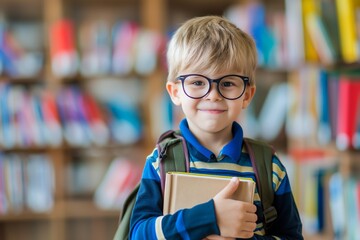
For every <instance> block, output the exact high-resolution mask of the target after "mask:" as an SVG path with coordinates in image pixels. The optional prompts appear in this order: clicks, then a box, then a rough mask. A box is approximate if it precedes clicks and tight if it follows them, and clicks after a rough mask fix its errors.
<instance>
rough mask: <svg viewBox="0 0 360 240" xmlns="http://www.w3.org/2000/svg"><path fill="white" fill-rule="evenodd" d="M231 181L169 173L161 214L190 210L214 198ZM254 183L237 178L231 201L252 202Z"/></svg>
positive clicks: (207, 176)
mask: <svg viewBox="0 0 360 240" xmlns="http://www.w3.org/2000/svg"><path fill="white" fill-rule="evenodd" d="M230 180H231V177H226V176H215V175H206V174H193V173H182V172H171V173H167V174H166V181H165V193H164V207H163V214H172V213H174V212H176V211H177V210H180V209H184V208H191V207H193V206H195V205H197V204H200V203H204V202H207V201H209V200H210V199H212V198H213V197H215V195H216V194H217V193H219V192H220V191H221V190H222V189H223V188H224V187H225V186H226V185H227V184H228V183H229V181H230ZM254 192H255V182H254V181H253V180H252V179H245V178H239V187H238V189H237V190H236V191H235V193H234V194H233V196H232V197H231V198H232V199H235V200H239V201H244V202H250V203H252V202H253V201H254Z"/></svg>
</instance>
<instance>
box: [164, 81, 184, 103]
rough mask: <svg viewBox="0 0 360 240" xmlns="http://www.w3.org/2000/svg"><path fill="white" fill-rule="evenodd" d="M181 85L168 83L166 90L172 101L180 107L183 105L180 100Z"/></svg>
mask: <svg viewBox="0 0 360 240" xmlns="http://www.w3.org/2000/svg"><path fill="white" fill-rule="evenodd" d="M180 87H181V86H180V84H178V83H174V82H166V90H167V92H168V93H169V96H170V98H171V101H172V102H173V103H174V104H175V105H177V106H179V105H180V104H181V100H180Z"/></svg>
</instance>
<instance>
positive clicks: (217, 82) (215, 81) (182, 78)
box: [176, 73, 250, 100]
mask: <svg viewBox="0 0 360 240" xmlns="http://www.w3.org/2000/svg"><path fill="white" fill-rule="evenodd" d="M190 76H199V77H203V78H205V79H206V80H208V82H209V90H208V91H207V92H206V93H205V94H204V95H203V96H201V97H192V96H190V95H189V94H188V93H187V92H186V91H185V87H184V82H185V79H186V78H187V77H190ZM226 77H239V78H241V79H242V80H243V82H244V89H243V91H242V92H241V94H240V96H238V97H235V98H228V97H225V96H224V95H223V94H222V93H221V91H220V87H219V86H220V81H221V80H222V79H224V78H226ZM176 79H177V80H180V81H181V85H182V88H183V91H184V93H185V94H186V96H188V97H189V98H192V99H200V98H203V97H205V96H206V95H208V94H209V92H210V91H211V86H212V83H213V82H214V83H216V84H217V87H216V89H217V91H218V93H219V94H220V95H221V96H222V97H223V98H225V99H227V100H236V99H239V98H241V96H242V95H244V93H245V90H246V86H247V85H250V79H249V77H246V76H242V75H237V74H228V75H225V76H222V77H220V78H216V79H212V78H209V77H206V76H204V75H201V74H196V73H192V74H186V75H180V76H178V77H177V78H176Z"/></svg>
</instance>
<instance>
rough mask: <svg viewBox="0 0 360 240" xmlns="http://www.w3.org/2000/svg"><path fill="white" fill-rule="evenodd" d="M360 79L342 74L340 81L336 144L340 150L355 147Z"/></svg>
mask: <svg viewBox="0 0 360 240" xmlns="http://www.w3.org/2000/svg"><path fill="white" fill-rule="evenodd" d="M359 96H360V81H359V80H358V79H357V78H356V77H351V76H341V77H340V82H339V101H338V103H339V107H338V128H337V135H336V145H337V147H338V148H339V149H340V150H345V149H349V148H352V147H354V146H353V145H352V139H353V136H354V135H356V117H357V109H359V108H360V106H359V100H358V99H359Z"/></svg>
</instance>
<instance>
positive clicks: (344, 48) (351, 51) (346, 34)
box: [336, 0, 359, 63]
mask: <svg viewBox="0 0 360 240" xmlns="http://www.w3.org/2000/svg"><path fill="white" fill-rule="evenodd" d="M356 5H357V2H356V1H353V0H336V8H337V14H338V22H339V34H340V49H341V54H342V57H343V59H344V61H345V62H348V63H351V62H355V61H356V60H357V59H358V55H359V53H358V46H357V36H356V21H355V6H356Z"/></svg>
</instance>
